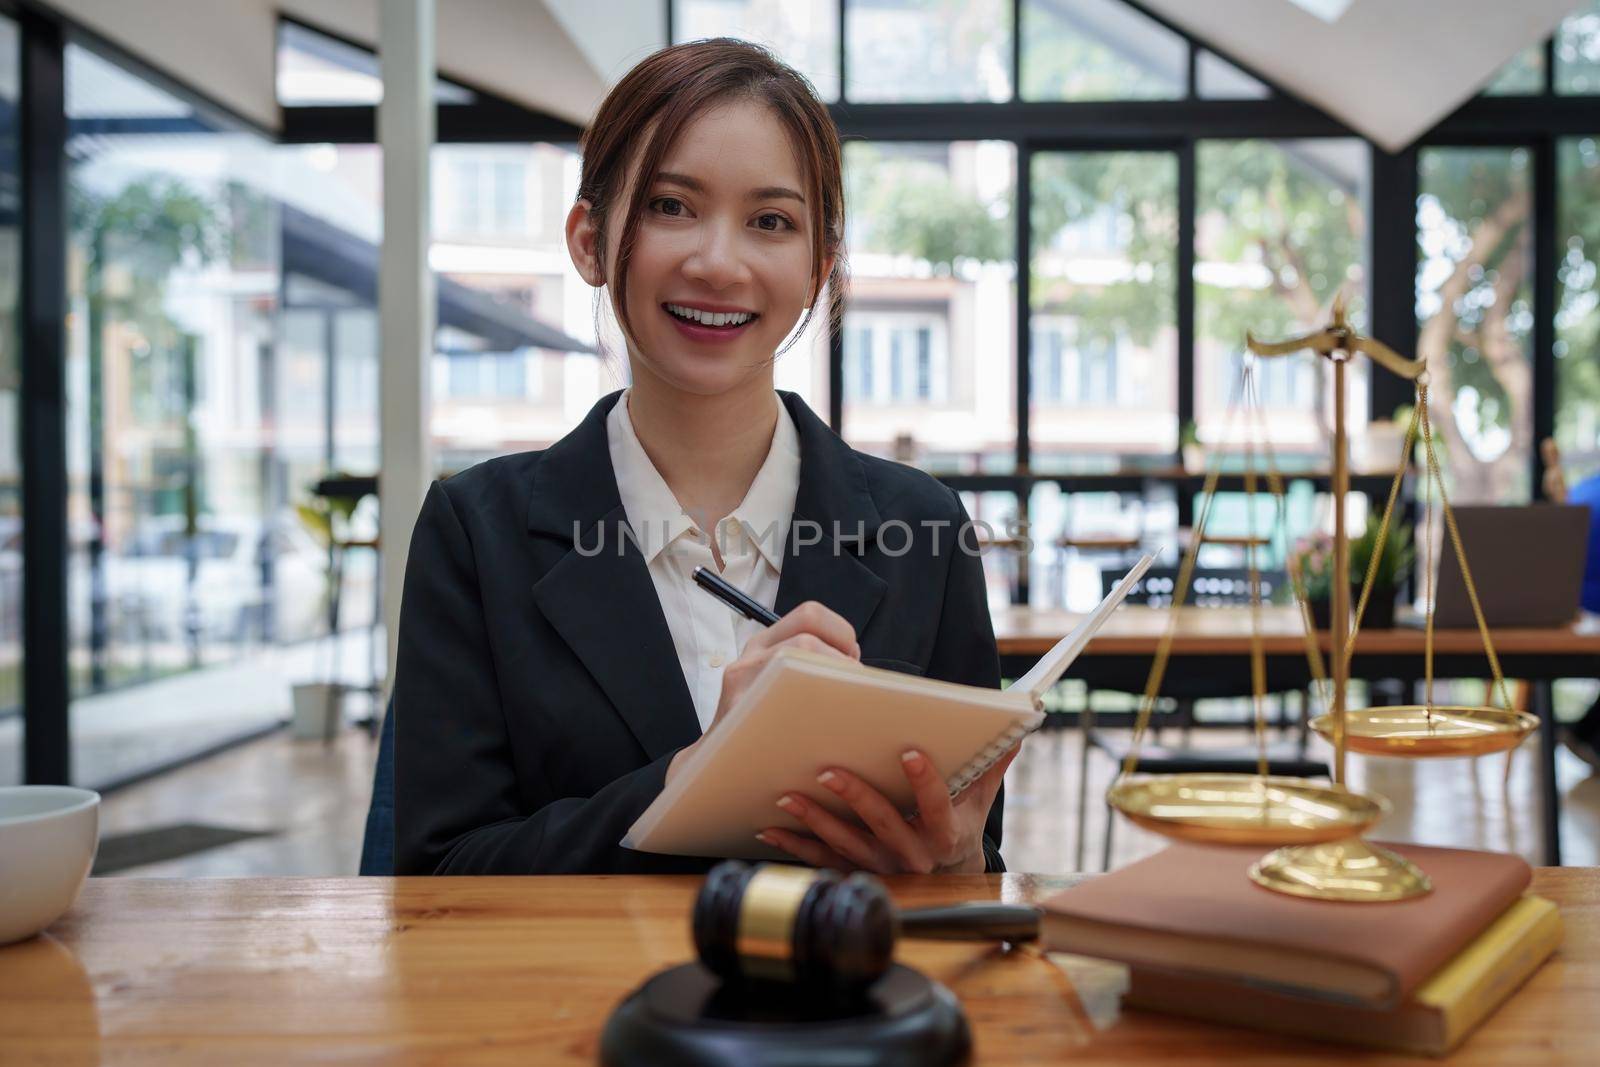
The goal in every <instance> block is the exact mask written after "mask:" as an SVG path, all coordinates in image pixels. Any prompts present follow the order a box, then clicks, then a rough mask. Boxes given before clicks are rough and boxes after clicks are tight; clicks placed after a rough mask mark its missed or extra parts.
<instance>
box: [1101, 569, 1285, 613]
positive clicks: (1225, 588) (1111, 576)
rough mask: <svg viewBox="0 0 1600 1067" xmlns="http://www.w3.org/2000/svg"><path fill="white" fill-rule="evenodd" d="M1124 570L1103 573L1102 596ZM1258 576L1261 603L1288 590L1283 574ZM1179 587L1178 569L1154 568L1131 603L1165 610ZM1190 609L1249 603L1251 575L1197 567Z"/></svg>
mask: <svg viewBox="0 0 1600 1067" xmlns="http://www.w3.org/2000/svg"><path fill="white" fill-rule="evenodd" d="M1125 573H1126V571H1125V570H1121V569H1116V568H1112V569H1109V570H1103V571H1101V572H1100V595H1101V596H1104V595H1105V594H1107V593H1109V592H1111V589H1112V587H1113V586H1115V585H1116V584H1117V582H1119V581H1121V580H1122V576H1123V574H1125ZM1257 575H1258V577H1259V579H1260V582H1261V602H1262V603H1263V604H1268V603H1271V602H1272V598H1273V595H1274V594H1276V593H1279V591H1280V590H1285V589H1287V588H1288V581H1289V578H1288V575H1286V574H1285V573H1284V572H1283V571H1273V570H1262V571H1258V572H1257ZM1177 587H1178V568H1177V567H1151V568H1150V569H1149V570H1148V571H1145V573H1144V577H1142V578H1140V579H1139V580H1138V582H1136V583H1135V584H1134V587H1133V589H1131V590H1130V591H1129V592H1128V603H1130V604H1143V605H1145V606H1146V607H1152V608H1164V607H1169V606H1170V605H1171V604H1172V594H1173V592H1174V591H1175V590H1176V589H1177ZM1183 602H1184V603H1185V604H1187V605H1191V606H1194V605H1198V606H1200V607H1215V606H1217V605H1221V604H1248V603H1250V572H1249V571H1248V570H1246V569H1245V568H1243V567H1236V568H1235V567H1228V568H1221V567H1210V568H1207V567H1196V568H1195V569H1194V575H1193V577H1192V578H1191V579H1190V581H1189V590H1188V594H1187V595H1186V596H1185V597H1184V599H1183Z"/></svg>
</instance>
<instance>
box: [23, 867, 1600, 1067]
mask: <svg viewBox="0 0 1600 1067" xmlns="http://www.w3.org/2000/svg"><path fill="white" fill-rule="evenodd" d="M1075 880H1076V877H1073V876H1068V877H1040V876H1033V875H1015V874H1007V875H959V876H957V875H949V876H931V877H920V878H918V877H908V878H899V879H890V880H889V884H890V888H891V890H892V891H893V893H894V896H895V898H896V900H897V902H898V903H899V904H900V905H901V906H903V907H914V906H919V905H930V904H942V903H950V902H954V901H960V900H978V899H997V898H998V899H1005V900H1036V899H1039V898H1040V897H1041V896H1044V895H1047V894H1048V893H1050V892H1053V891H1055V890H1057V889H1060V888H1063V887H1065V886H1067V885H1070V884H1072V883H1073V882H1074V881H1075ZM698 885H699V882H698V880H697V879H694V878H688V877H562V878H556V877H548V878H432V879H430V878H399V879H378V878H341V879H241V880H231V879H227V880H225V879H216V880H195V881H168V880H153V879H132V878H101V879H91V880H90V882H89V883H88V885H87V886H86V887H85V888H84V891H83V894H82V896H81V897H80V898H79V900H78V903H77V904H76V906H75V907H74V908H73V910H72V911H71V912H69V913H68V915H67V916H65V917H64V918H63V919H61V920H59V921H58V922H57V923H56V925H55V926H54V927H53V928H52V930H51V933H50V935H48V936H45V937H42V938H36V939H34V940H33V941H30V942H26V943H23V944H20V945H13V946H10V947H7V948H0V1062H3V1063H6V1064H14V1063H28V1064H80V1063H81V1064H91V1063H101V1064H121V1063H150V1064H162V1065H173V1067H182V1065H184V1064H206V1065H213V1064H228V1065H230V1067H232V1065H238V1064H257V1063H259V1064H271V1065H273V1067H278V1065H281V1064H286V1063H294V1064H300V1063H332V1062H338V1063H436V1064H449V1065H452V1067H453V1065H466V1064H480V1063H507V1064H517V1065H519V1067H520V1065H525V1064H593V1063H596V1062H597V1059H598V1048H599V1040H600V1029H601V1026H602V1024H603V1023H604V1021H605V1018H606V1016H607V1015H608V1014H609V1012H610V1011H611V1009H612V1007H613V1006H614V1005H615V1004H616V1003H617V1002H618V1001H619V1000H620V999H621V998H622V997H623V996H624V994H626V993H627V991H628V990H630V989H631V988H633V987H634V986H636V985H637V984H638V983H639V982H640V981H642V980H643V979H644V978H645V977H646V976H648V975H649V974H651V973H653V972H654V971H656V970H657V969H659V968H661V967H664V966H667V965H670V964H673V963H678V962H681V961H683V960H685V959H688V958H689V957H690V955H691V951H692V950H691V948H690V941H689V922H688V915H689V907H690V903H691V901H692V900H693V898H694V893H695V891H696V888H697V887H698ZM1534 889H1535V891H1537V892H1539V893H1542V894H1544V895H1545V896H1548V897H1550V898H1551V899H1553V900H1555V901H1556V902H1557V903H1559V904H1560V905H1561V907H1562V912H1563V915H1564V917H1565V921H1566V940H1565V942H1564V944H1563V947H1562V951H1561V953H1560V955H1559V956H1557V957H1556V959H1554V960H1553V961H1552V962H1550V963H1549V964H1547V965H1546V966H1545V967H1544V969H1543V970H1541V971H1540V972H1539V973H1538V974H1537V975H1535V976H1534V978H1533V979H1532V980H1531V982H1530V983H1529V985H1528V986H1527V987H1526V988H1525V989H1524V990H1523V991H1522V992H1521V993H1520V994H1518V995H1517V996H1516V997H1515V998H1513V999H1512V1001H1511V1002H1510V1003H1509V1004H1507V1005H1506V1006H1505V1007H1504V1008H1502V1009H1501V1011H1500V1012H1499V1013H1498V1014H1496V1015H1495V1016H1494V1017H1493V1018H1491V1019H1490V1020H1489V1021H1488V1023H1486V1024H1485V1026H1484V1028H1483V1029H1482V1030H1481V1031H1479V1032H1478V1033H1477V1034H1476V1035H1474V1036H1473V1037H1472V1038H1471V1039H1470V1040H1469V1041H1468V1043H1467V1044H1466V1045H1465V1046H1464V1047H1463V1048H1462V1049H1461V1050H1459V1051H1458V1052H1457V1053H1456V1055H1455V1057H1454V1058H1452V1060H1451V1061H1450V1062H1451V1063H1452V1064H1459V1065H1481V1064H1507V1065H1512V1064H1514V1065H1516V1067H1524V1065H1529V1064H1541V1065H1548V1064H1574V1065H1576V1064H1585V1065H1587V1064H1592V1063H1594V1062H1596V1053H1597V1050H1600V1013H1597V1012H1596V1011H1595V1006H1596V1005H1597V1004H1600V869H1596V868H1583V869H1564V870H1551V869H1540V870H1539V871H1538V872H1537V873H1536V875H1535V878H1534ZM901 959H903V960H904V961H906V962H908V963H910V964H912V965H913V966H916V967H920V968H922V969H923V970H925V971H927V972H928V973H929V974H931V975H933V976H934V977H935V978H937V979H939V980H940V981H942V982H944V983H945V984H946V985H948V986H949V987H950V988H951V989H953V990H954V991H955V992H956V994H957V996H959V997H960V998H961V1002H962V1005H963V1007H964V1008H965V1010H966V1013H967V1017H968V1019H969V1020H970V1022H971V1023H972V1027H973V1035H974V1042H975V1046H976V1054H975V1056H974V1059H973V1062H974V1063H975V1064H1041V1063H1066V1062H1070V1063H1072V1064H1074V1065H1085V1067H1088V1065H1100V1064H1104V1065H1110V1064H1126V1065H1138V1064H1163V1065H1166V1064H1169V1063H1183V1064H1194V1063H1222V1064H1228V1065H1230V1067H1236V1065H1240V1064H1269V1063H1270V1064H1293V1063H1347V1062H1349V1061H1350V1060H1351V1058H1352V1057H1353V1056H1356V1057H1360V1060H1361V1062H1362V1063H1363V1064H1388V1063H1417V1062H1419V1061H1416V1060H1411V1059H1407V1058H1403V1057H1388V1056H1377V1055H1372V1056H1367V1055H1364V1054H1361V1053H1351V1052H1350V1051H1349V1050H1346V1049H1342V1048H1338V1047H1336V1046H1331V1045H1320V1044H1315V1043H1312V1042H1307V1041H1300V1040H1294V1039H1289V1038H1279V1037H1272V1036H1268V1035H1264V1034H1256V1033H1252V1032H1250V1031H1244V1030H1235V1029H1227V1028H1223V1027H1215V1026H1210V1025H1207V1024H1203V1023H1196V1022H1191V1021H1186V1020H1182V1019H1178V1018H1169V1017H1166V1016H1161V1015H1155V1014H1149V1013H1144V1012H1129V1013H1128V1014H1126V1015H1122V1014H1121V1013H1120V1011H1119V1008H1118V1005H1117V994H1118V990H1119V983H1120V977H1121V976H1120V974H1119V972H1118V971H1117V970H1116V969H1115V968H1110V967H1106V966H1103V965H1098V964H1096V965H1090V966H1088V967H1086V968H1077V967H1075V968H1073V969H1072V971H1071V976H1070V977H1069V974H1068V972H1067V971H1064V970H1063V969H1062V968H1061V967H1059V966H1057V965H1056V964H1055V963H1052V962H1051V961H1049V960H1048V959H1046V958H1045V957H1043V956H1042V955H1041V954H1040V953H1039V952H1038V951H1037V950H1035V949H1032V948H1021V949H1014V950H1011V951H1002V950H1001V949H1000V948H998V947H991V946H983V945H961V944H949V943H927V944H916V943H914V942H908V943H906V945H905V947H904V949H903V951H902V952H901ZM1422 1062H1426V1061H1422Z"/></svg>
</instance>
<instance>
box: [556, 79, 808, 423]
mask: <svg viewBox="0 0 1600 1067" xmlns="http://www.w3.org/2000/svg"><path fill="white" fill-rule="evenodd" d="M636 166H637V164H635V167H636ZM640 180H643V181H647V182H648V183H649V189H648V190H647V194H646V202H645V204H644V206H643V208H642V209H641V215H640V219H639V231H638V240H637V243H636V244H635V246H634V252H633V257H632V259H631V261H630V263H629V276H628V316H629V320H630V321H631V323H632V326H633V332H634V338H633V343H632V344H630V346H629V354H630V357H631V359H632V361H633V365H634V376H635V379H636V380H637V378H638V376H639V374H640V373H641V372H644V373H649V374H652V375H654V376H655V377H657V378H660V379H661V380H662V381H663V382H665V383H666V384H668V385H670V386H673V387H675V388H678V389H681V390H684V391H686V392H690V393H695V394H699V395H715V394H719V393H723V392H726V391H727V390H729V389H731V388H734V387H736V386H738V385H741V384H743V383H745V382H747V381H749V380H750V379H751V378H752V377H754V376H757V375H763V376H766V377H768V378H770V376H771V366H770V363H769V362H768V361H769V360H770V359H771V358H772V355H773V353H774V352H775V351H776V350H777V348H778V346H779V345H781V344H782V343H783V340H784V338H785V337H787V336H788V334H789V331H790V330H791V329H793V327H794V325H795V323H796V322H797V321H799V319H800V315H801V313H802V312H803V311H804V309H805V308H806V307H807V306H808V305H809V304H810V302H811V299H812V296H811V292H810V288H811V277H812V272H811V227H812V225H813V222H812V210H813V205H810V204H808V203H806V200H805V192H804V190H805V186H804V183H803V182H802V181H801V178H800V167H799V163H798V161H797V160H796V157H795V152H794V149H793V148H792V146H791V145H790V142H789V138H788V135H787V133H786V132H785V131H784V128H783V126H782V124H781V123H780V121H779V120H778V118H777V117H776V116H775V115H774V114H773V113H772V112H771V111H770V110H769V109H768V108H767V107H766V106H765V105H763V104H760V103H758V102H754V101H748V100H745V101H738V102H730V103H728V104H725V105H721V106H717V107H714V108H712V109H709V110H707V111H705V112H704V113H702V114H701V115H700V116H698V117H697V118H695V119H693V120H692V121H691V122H689V123H688V124H687V125H685V126H684V128H683V130H682V131H681V132H680V134H679V136H678V138H677V141H676V143H675V144H673V146H672V147H671V148H670V149H669V150H668V151H667V153H666V155H665V156H664V157H663V160H662V164H661V167H660V170H659V171H658V172H657V173H656V174H654V175H640V174H637V173H632V174H630V176H629V187H628V188H627V189H625V190H624V191H623V194H622V196H621V197H619V198H618V200H617V201H616V202H617V203H619V204H625V203H627V201H628V196H629V194H630V193H631V190H632V183H633V182H635V181H640ZM582 209H583V205H581V204H580V206H579V208H575V209H574V211H575V212H577V211H579V210H582ZM609 222H610V226H609V229H610V230H611V232H610V233H609V234H607V249H606V252H607V255H606V264H607V268H608V270H611V271H614V270H615V265H616V262H617V251H618V248H619V246H620V244H621V231H622V219H621V217H620V212H618V213H616V214H614V215H613V216H612V218H611V219H610V220H609ZM570 230H571V222H570V221H569V232H570ZM575 257H576V253H575ZM581 266H582V265H581V264H580V268H581ZM823 273H824V276H826V273H827V271H826V267H825V269H824V272H823ZM590 280H591V283H593V282H594V281H595V279H593V278H591V279H590ZM606 280H607V281H610V282H613V283H614V281H615V278H614V277H612V278H608V279H606ZM612 292H613V293H615V292H616V286H615V285H614V284H613V285H612ZM712 316H720V318H713V317H712ZM697 320H699V321H697Z"/></svg>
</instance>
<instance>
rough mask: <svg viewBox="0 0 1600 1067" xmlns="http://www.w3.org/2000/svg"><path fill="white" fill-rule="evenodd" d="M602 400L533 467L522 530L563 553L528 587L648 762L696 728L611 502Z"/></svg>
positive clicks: (646, 582) (610, 400)
mask: <svg viewBox="0 0 1600 1067" xmlns="http://www.w3.org/2000/svg"><path fill="white" fill-rule="evenodd" d="M619 395H620V393H612V394H610V395H609V396H606V397H603V398H601V400H600V401H599V402H598V403H596V404H595V406H594V407H593V408H592V409H591V410H590V412H589V414H588V415H587V416H586V417H585V418H584V420H583V422H582V423H580V424H579V425H578V427H577V428H576V429H574V430H573V431H572V432H571V433H570V434H568V435H567V436H566V437H564V438H562V439H561V440H560V441H558V442H556V443H555V444H554V445H552V446H550V448H549V449H548V450H547V451H546V452H545V455H544V457H543V458H542V459H541V460H540V461H539V466H538V469H537V472H536V474H535V485H534V490H533V493H532V502H531V504H530V506H529V514H528V529H529V532H530V533H532V534H534V535H536V536H545V537H555V538H559V539H561V540H563V541H565V542H566V543H567V544H569V545H571V546H572V547H571V548H570V549H569V550H568V551H567V553H566V554H565V555H564V556H562V557H561V558H560V559H559V560H558V561H557V562H556V564H555V565H554V566H553V567H551V568H550V570H548V571H547V572H546V573H545V575H544V577H543V578H541V579H539V581H538V582H537V583H535V584H534V587H533V597H534V601H535V603H537V604H538V606H539V610H540V611H541V612H543V613H544V616H545V618H546V619H548V620H549V621H550V624H551V626H553V627H554V628H555V630H556V632H557V633H559V634H560V635H561V637H562V639H563V640H564V641H566V642H567V644H568V645H569V646H570V647H571V648H572V651H573V652H574V653H575V654H576V655H577V656H578V658H579V659H580V660H582V661H583V665H584V667H585V668H586V669H587V670H588V671H589V673H590V674H591V675H593V676H594V679H595V681H596V682H598V683H599V685H600V688H601V689H602V690H604V692H605V694H606V696H607V697H608V698H609V699H610V700H611V703H612V704H613V705H615V706H616V709H617V712H618V713H619V714H620V715H621V716H622V718H623V720H624V721H625V722H626V723H627V724H628V728H629V729H630V730H631V731H632V732H633V735H634V737H636V738H637V739H638V741H639V744H640V745H641V746H643V748H644V750H645V752H646V753H647V754H648V755H649V757H650V759H652V760H656V759H659V758H661V757H662V756H664V755H666V754H667V753H668V752H671V751H672V750H673V749H675V748H679V747H682V746H683V745H687V744H689V743H691V742H693V741H694V740H695V739H696V738H698V737H699V736H700V720H699V717H698V715H696V713H695V709H694V700H693V699H692V698H691V697H690V695H689V687H688V683H687V682H685V681H684V677H683V668H682V666H681V665H680V664H679V662H678V652H677V648H676V646H674V645H673V643H672V632H671V631H670V630H669V629H668V628H667V619H666V615H665V614H664V613H663V612H662V610H661V600H660V598H659V597H658V596H657V595H656V589H655V584H654V583H653V582H652V581H651V580H650V572H649V569H648V567H647V566H646V564H645V561H644V556H643V555H641V554H640V552H639V548H638V546H637V545H636V544H634V542H633V539H632V537H631V534H630V532H629V531H628V527H627V515H626V513H625V511H624V510H623V507H622V501H621V499H620V498H619V497H618V495H617V479H616V474H615V472H613V470H612V468H611V452H610V448H609V445H608V442H607V438H606V426H605V419H606V414H607V412H609V411H610V410H611V405H612V404H614V403H616V398H617V397H618V396H619Z"/></svg>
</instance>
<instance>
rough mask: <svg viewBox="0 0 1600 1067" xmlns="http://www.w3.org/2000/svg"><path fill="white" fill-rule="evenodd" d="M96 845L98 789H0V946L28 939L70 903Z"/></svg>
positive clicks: (56, 917) (80, 884)
mask: <svg viewBox="0 0 1600 1067" xmlns="http://www.w3.org/2000/svg"><path fill="white" fill-rule="evenodd" d="M99 843H100V794H99V793H96V792H94V791H93V790H91V789H74V788H72V787H70V786H63V785H16V786H6V787H3V788H0V945H9V944H10V943H11V942H13V941H21V940H22V939H23V938H25V937H32V936H33V935H34V934H36V933H38V932H39V931H41V930H43V929H44V928H45V927H47V926H49V925H50V924H51V923H53V922H55V921H56V920H57V919H59V918H60V917H61V915H62V913H64V912H65V911H66V910H67V909H68V908H70V907H72V902H73V901H74V900H76V899H77V898H78V890H79V889H81V888H83V880H84V878H86V877H87V876H88V874H89V868H90V866H91V865H92V864H93V863H94V853H95V849H96V848H97V847H98V845H99Z"/></svg>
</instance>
